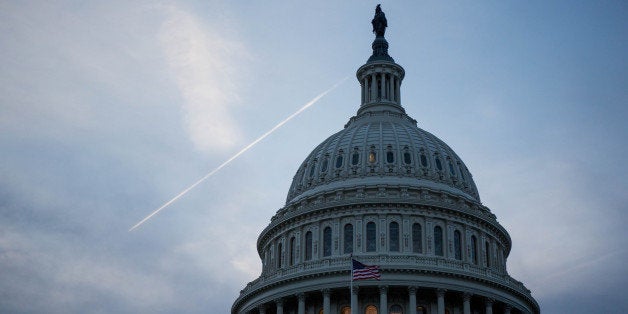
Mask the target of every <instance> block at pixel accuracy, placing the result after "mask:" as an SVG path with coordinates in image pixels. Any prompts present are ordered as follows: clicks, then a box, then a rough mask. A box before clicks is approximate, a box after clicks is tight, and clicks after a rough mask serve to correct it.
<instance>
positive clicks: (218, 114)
mask: <svg viewBox="0 0 628 314" xmlns="http://www.w3.org/2000/svg"><path fill="white" fill-rule="evenodd" d="M165 10H166V13H167V19H166V20H165V22H164V23H163V25H162V27H161V31H160V34H159V38H160V41H161V44H162V47H163V50H164V52H165V55H166V57H167V61H168V65H169V67H170V69H171V71H172V75H173V77H174V80H175V81H176V84H177V87H178V89H179V91H180V93H181V97H182V99H183V103H182V109H183V111H184V112H185V123H186V128H187V131H188V134H189V136H190V139H191V141H192V142H193V143H194V145H195V147H196V148H197V149H199V150H201V151H206V152H208V151H211V150H216V149H218V150H226V149H229V148H231V147H233V146H234V145H236V144H237V143H238V142H239V141H240V139H241V131H240V128H239V127H238V125H237V123H236V122H235V120H234V117H233V111H232V110H231V107H232V106H234V105H236V104H237V103H238V100H239V99H238V93H237V91H238V86H237V75H238V73H240V72H241V71H242V70H243V67H241V66H239V64H240V62H242V61H243V60H244V59H245V56H246V53H245V48H244V46H243V45H242V44H241V43H239V42H237V41H234V40H232V39H229V38H227V37H225V36H224V35H223V34H221V33H220V32H218V31H217V30H216V29H209V28H208V26H207V25H204V24H202V23H201V22H200V21H199V20H198V19H197V18H196V17H195V16H194V15H193V14H192V13H190V12H188V11H185V10H184V9H182V8H179V7H175V6H167V7H165Z"/></svg>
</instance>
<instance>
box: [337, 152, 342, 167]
mask: <svg viewBox="0 0 628 314" xmlns="http://www.w3.org/2000/svg"><path fill="white" fill-rule="evenodd" d="M342 161H343V158H342V155H338V157H336V169H338V168H340V167H342Z"/></svg>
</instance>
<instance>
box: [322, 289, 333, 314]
mask: <svg viewBox="0 0 628 314" xmlns="http://www.w3.org/2000/svg"><path fill="white" fill-rule="evenodd" d="M330 295H331V289H323V313H324V314H329V313H331V301H330Z"/></svg>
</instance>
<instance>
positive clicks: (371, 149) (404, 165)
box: [286, 112, 480, 204]
mask: <svg viewBox="0 0 628 314" xmlns="http://www.w3.org/2000/svg"><path fill="white" fill-rule="evenodd" d="M382 184H386V185H391V184H393V185H394V184H403V185H407V186H413V187H417V188H422V187H425V188H430V189H432V190H442V191H444V192H449V193H452V194H455V195H459V196H462V197H464V198H466V199H468V200H470V201H475V202H478V203H479V202H480V197H479V194H478V191H477V188H476V185H475V183H474V182H473V178H472V176H471V173H470V172H469V171H468V169H467V167H466V165H465V164H464V162H463V161H462V160H461V159H460V157H459V156H458V155H457V154H456V153H455V152H454V151H453V150H452V149H451V148H450V147H449V146H448V145H447V144H445V143H444V142H443V141H441V140H440V139H439V138H438V137H436V136H434V135H433V134H431V133H429V132H427V131H425V130H423V129H420V128H418V127H417V126H416V122H415V121H414V120H413V119H411V118H410V117H408V116H407V115H406V114H399V113H392V112H366V113H364V114H361V115H359V116H356V117H353V118H352V119H351V120H350V121H349V123H348V124H347V126H346V127H345V129H343V130H342V131H340V132H337V133H336V134H334V135H332V136H330V137H329V138H327V139H326V140H325V141H323V142H322V143H321V144H319V145H318V146H317V147H316V148H315V149H314V150H313V151H312V152H311V153H310V154H309V155H308V157H307V158H306V159H305V160H304V161H303V163H302V164H301V166H300V167H299V170H297V173H296V174H295V176H294V178H293V181H292V185H291V187H290V190H289V192H288V197H287V200H286V204H291V203H294V202H298V201H300V200H301V199H303V198H305V197H307V196H309V195H313V194H316V193H320V192H324V191H331V190H337V189H342V188H348V187H351V186H355V185H360V186H369V185H374V186H377V185H382Z"/></svg>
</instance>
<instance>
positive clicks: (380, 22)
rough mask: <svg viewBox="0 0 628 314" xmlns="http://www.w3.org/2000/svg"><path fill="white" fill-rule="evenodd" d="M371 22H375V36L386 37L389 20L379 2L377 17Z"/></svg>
mask: <svg viewBox="0 0 628 314" xmlns="http://www.w3.org/2000/svg"><path fill="white" fill-rule="evenodd" d="M371 24H373V33H375V36H377V37H384V33H385V32H386V27H388V21H386V14H384V12H383V11H382V8H381V7H380V5H379V4H378V5H377V7H375V17H373V20H372V21H371Z"/></svg>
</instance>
